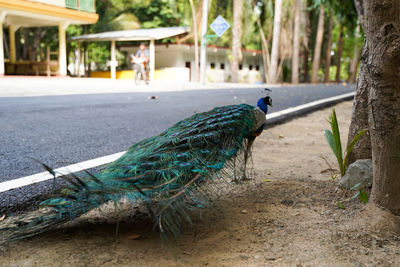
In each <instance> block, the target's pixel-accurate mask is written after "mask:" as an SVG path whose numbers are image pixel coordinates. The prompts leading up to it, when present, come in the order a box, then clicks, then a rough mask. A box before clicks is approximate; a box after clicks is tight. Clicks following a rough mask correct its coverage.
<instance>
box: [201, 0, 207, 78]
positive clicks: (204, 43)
mask: <svg viewBox="0 0 400 267" xmlns="http://www.w3.org/2000/svg"><path fill="white" fill-rule="evenodd" d="M207 20H208V0H204V1H203V18H202V23H201V50H200V82H201V83H202V84H204V83H205V82H206V57H207V55H206V54H207V39H206V34H207V28H208V27H207V24H208V21H207Z"/></svg>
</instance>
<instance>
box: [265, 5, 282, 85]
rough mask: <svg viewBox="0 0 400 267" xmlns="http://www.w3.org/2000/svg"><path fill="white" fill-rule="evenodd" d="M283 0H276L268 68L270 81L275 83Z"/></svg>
mask: <svg viewBox="0 0 400 267" xmlns="http://www.w3.org/2000/svg"><path fill="white" fill-rule="evenodd" d="M281 18H282V0H276V1H275V9H274V30H273V34H272V47H271V57H270V58H271V62H270V65H269V69H268V77H269V82H270V83H272V84H274V83H276V82H277V80H278V70H279V68H278V60H279V42H280V38H281Z"/></svg>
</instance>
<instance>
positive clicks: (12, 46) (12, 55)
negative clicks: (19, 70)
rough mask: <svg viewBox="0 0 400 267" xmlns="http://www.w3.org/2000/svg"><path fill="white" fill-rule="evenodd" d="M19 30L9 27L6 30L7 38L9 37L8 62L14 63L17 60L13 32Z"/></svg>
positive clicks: (16, 27) (12, 26)
mask: <svg viewBox="0 0 400 267" xmlns="http://www.w3.org/2000/svg"><path fill="white" fill-rule="evenodd" d="M18 29H19V26H15V25H10V27H9V28H8V31H9V36H10V38H9V39H10V61H11V62H15V61H16V58H17V54H16V50H15V32H16V31H17V30H18Z"/></svg>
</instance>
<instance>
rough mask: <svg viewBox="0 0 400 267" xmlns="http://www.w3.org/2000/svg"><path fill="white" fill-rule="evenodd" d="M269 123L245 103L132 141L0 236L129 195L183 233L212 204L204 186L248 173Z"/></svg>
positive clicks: (163, 228) (33, 230)
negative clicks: (193, 214)
mask: <svg viewBox="0 0 400 267" xmlns="http://www.w3.org/2000/svg"><path fill="white" fill-rule="evenodd" d="M265 121H266V119H265V112H263V111H261V110H260V109H259V108H255V107H253V106H250V105H247V104H241V105H231V106H223V107H217V108H214V109H213V110H211V111H208V112H205V113H200V114H196V115H193V116H192V117H190V118H187V119H185V120H182V121H180V122H178V123H176V124H175V125H174V126H172V127H171V128H169V129H167V130H166V131H164V132H163V133H161V134H160V135H158V136H154V137H151V138H148V139H145V140H143V141H141V142H138V143H136V144H134V145H133V146H131V147H130V148H129V149H128V151H127V152H126V153H125V154H124V155H122V156H121V157H120V158H119V159H117V160H116V161H114V162H112V163H110V164H108V165H107V166H106V167H105V168H104V169H103V170H102V171H100V172H99V173H97V174H91V173H88V172H84V173H72V174H70V175H68V176H67V177H65V179H67V180H68V182H69V186H67V187H65V188H63V189H62V190H61V191H60V192H59V193H57V196H54V197H52V198H50V199H48V200H46V201H44V202H43V203H41V204H40V207H39V209H38V210H36V211H33V212H30V213H28V214H23V215H19V216H14V217H10V218H8V219H6V220H4V221H3V222H1V223H0V232H1V236H2V237H1V240H2V241H3V242H7V241H10V240H15V239H19V238H24V237H28V236H32V235H35V234H38V233H40V232H44V231H47V230H49V229H51V228H54V227H55V226H57V225H60V224H63V223H65V222H68V221H71V220H73V219H75V218H77V217H79V216H81V215H83V214H85V213H86V212H88V211H90V210H92V209H94V208H98V207H99V206H101V205H102V204H104V203H107V202H109V201H115V202H117V201H119V200H120V199H123V198H124V199H128V200H129V201H132V202H133V203H135V204H143V205H146V206H147V207H148V209H149V212H150V213H151V214H152V215H153V216H154V218H155V223H156V225H157V226H158V228H159V230H160V232H161V233H162V235H168V234H172V235H177V234H179V232H180V225H181V221H182V219H186V220H187V221H189V222H190V217H189V215H188V210H190V209H192V208H194V207H199V206H204V205H206V203H207V196H206V190H204V188H205V187H207V186H208V185H209V184H212V183H213V182H214V181H216V180H218V179H221V178H225V177H227V176H228V177H232V174H233V173H238V171H240V172H242V174H243V176H245V168H246V164H247V159H248V154H249V153H250V147H251V145H252V143H253V140H254V138H255V136H256V135H257V133H258V132H259V131H260V129H261V130H262V128H263V127H264V124H265ZM240 155H244V157H242V156H240ZM43 207H45V208H44V209H43Z"/></svg>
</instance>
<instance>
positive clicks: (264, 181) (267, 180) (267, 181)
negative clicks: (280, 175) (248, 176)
mask: <svg viewBox="0 0 400 267" xmlns="http://www.w3.org/2000/svg"><path fill="white" fill-rule="evenodd" d="M269 182H272V180H271V179H264V180H262V181H261V183H269Z"/></svg>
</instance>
